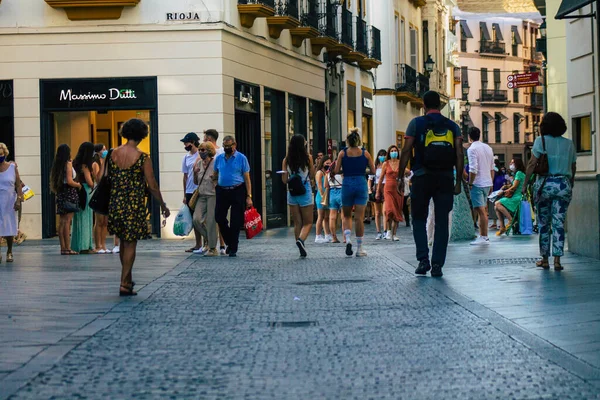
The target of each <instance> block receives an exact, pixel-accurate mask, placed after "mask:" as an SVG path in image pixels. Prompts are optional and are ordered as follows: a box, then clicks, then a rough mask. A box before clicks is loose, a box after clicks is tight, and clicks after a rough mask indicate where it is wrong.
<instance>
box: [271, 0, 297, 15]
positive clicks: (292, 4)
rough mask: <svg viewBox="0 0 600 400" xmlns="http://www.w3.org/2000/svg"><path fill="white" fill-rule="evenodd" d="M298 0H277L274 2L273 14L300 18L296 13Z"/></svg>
mask: <svg viewBox="0 0 600 400" xmlns="http://www.w3.org/2000/svg"><path fill="white" fill-rule="evenodd" d="M298 1H299V0H277V1H276V2H275V15H277V16H289V17H294V18H296V19H300V15H299V13H298Z"/></svg>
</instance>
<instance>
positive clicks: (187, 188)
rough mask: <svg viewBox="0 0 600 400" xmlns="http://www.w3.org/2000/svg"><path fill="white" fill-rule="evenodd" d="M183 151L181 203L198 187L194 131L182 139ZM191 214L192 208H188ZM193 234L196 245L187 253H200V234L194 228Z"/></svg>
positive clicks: (186, 200) (196, 145)
mask: <svg viewBox="0 0 600 400" xmlns="http://www.w3.org/2000/svg"><path fill="white" fill-rule="evenodd" d="M181 142H183V145H184V148H185V151H187V154H186V155H185V156H184V157H183V160H182V162H181V172H183V204H188V203H189V201H190V199H191V198H192V196H193V195H194V191H195V190H196V188H197V187H198V186H197V185H196V184H194V165H195V164H196V160H198V156H199V153H198V146H200V138H199V137H198V135H196V134H195V133H194V132H190V133H188V134H187V135H185V137H184V138H183V139H181ZM190 211H191V212H192V214H193V213H194V211H193V210H191V209H190ZM194 235H195V236H196V245H195V246H194V247H192V248H191V249H188V250H186V252H187V253H192V252H193V253H201V252H202V250H203V249H202V235H201V234H200V232H198V231H197V230H196V229H195V228H194Z"/></svg>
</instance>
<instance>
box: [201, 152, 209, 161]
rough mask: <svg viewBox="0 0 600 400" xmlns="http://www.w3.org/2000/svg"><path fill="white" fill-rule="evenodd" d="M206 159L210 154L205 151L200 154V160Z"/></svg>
mask: <svg viewBox="0 0 600 400" xmlns="http://www.w3.org/2000/svg"><path fill="white" fill-rule="evenodd" d="M206 157H208V153H207V152H205V151H203V152H202V153H200V158H201V159H203V160H206Z"/></svg>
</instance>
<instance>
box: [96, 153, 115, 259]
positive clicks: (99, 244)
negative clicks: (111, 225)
mask: <svg viewBox="0 0 600 400" xmlns="http://www.w3.org/2000/svg"><path fill="white" fill-rule="evenodd" d="M107 155H108V150H107V149H106V146H104V144H102V143H98V144H95V145H94V163H93V164H92V178H93V179H94V182H95V184H96V185H97V184H99V183H100V180H101V179H102V175H104V162H105V160H106V156H107ZM94 221H95V222H94V243H95V244H96V248H95V251H96V252H97V253H98V254H110V253H112V252H111V251H110V250H108V249H107V248H106V236H108V217H107V216H106V215H102V214H98V213H94Z"/></svg>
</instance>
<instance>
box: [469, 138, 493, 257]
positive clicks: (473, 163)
mask: <svg viewBox="0 0 600 400" xmlns="http://www.w3.org/2000/svg"><path fill="white" fill-rule="evenodd" d="M480 138H481V131H480V130H479V128H476V127H472V128H471V129H469V139H471V142H472V143H471V146H470V147H469V150H468V151H467V154H468V156H469V187H470V188H471V202H472V203H473V209H474V210H475V212H476V213H477V215H478V216H479V237H478V238H477V239H475V241H474V242H472V243H471V244H472V245H474V246H477V245H485V244H489V243H490V239H489V238H488V214H487V208H488V207H487V206H488V196H489V194H490V192H491V190H492V187H493V186H494V180H493V176H494V151H493V150H492V148H491V147H490V146H488V145H487V144H485V143H482V142H481V141H480V140H479V139H480Z"/></svg>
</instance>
